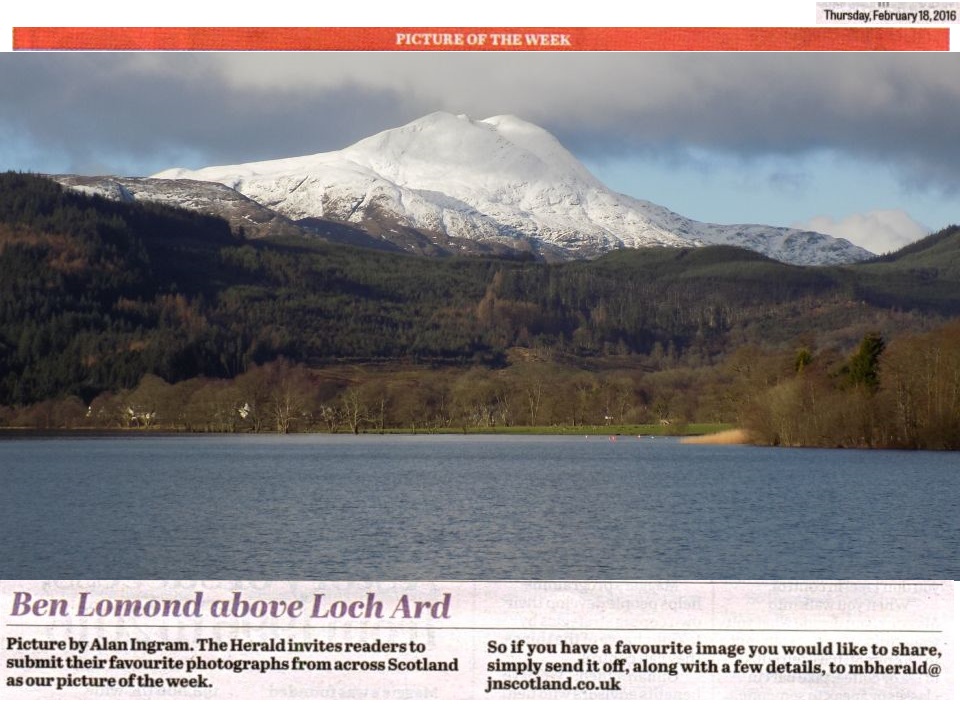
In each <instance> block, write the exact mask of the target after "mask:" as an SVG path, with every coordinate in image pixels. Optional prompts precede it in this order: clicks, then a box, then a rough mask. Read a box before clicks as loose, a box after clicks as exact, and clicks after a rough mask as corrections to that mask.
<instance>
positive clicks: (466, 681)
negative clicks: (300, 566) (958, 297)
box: [0, 0, 960, 714]
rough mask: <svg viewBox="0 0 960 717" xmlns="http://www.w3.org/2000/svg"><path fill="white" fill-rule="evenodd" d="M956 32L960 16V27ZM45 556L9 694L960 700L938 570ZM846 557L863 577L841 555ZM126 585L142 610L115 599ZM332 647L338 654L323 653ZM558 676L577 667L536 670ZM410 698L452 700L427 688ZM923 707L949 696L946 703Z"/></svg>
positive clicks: (801, 12) (650, 14)
mask: <svg viewBox="0 0 960 717" xmlns="http://www.w3.org/2000/svg"><path fill="white" fill-rule="evenodd" d="M833 5H839V4H838V3H834V4H831V6H833ZM925 5H926V4H925ZM933 5H935V4H933ZM238 12H239V13H240V14H238ZM816 18H817V7H816V3H814V2H805V1H797V0H791V1H790V2H781V3H776V4H765V5H762V6H758V5H756V4H752V3H744V2H738V3H729V2H728V3H706V2H689V1H687V2H671V3H656V4H655V3H643V4H637V3H634V4H632V5H631V6H630V7H629V9H628V10H627V11H624V10H623V6H622V3H619V2H612V1H609V0H600V1H595V2H591V3H589V7H588V8H584V7H580V8H572V7H568V8H551V10H550V14H549V17H547V16H544V14H543V12H541V11H540V9H539V8H536V7H534V6H532V4H531V5H524V4H517V3H515V2H505V1H502V0H496V1H494V2H486V3H484V4H483V7H482V8H477V7H470V8H464V7H448V6H444V7H440V6H434V5H433V4H432V3H430V4H427V3H417V4H411V3H403V4H398V3H383V2H374V3H365V4H364V6H363V8H362V13H361V12H360V8H351V7H343V6H340V7H335V8H331V7H330V6H329V5H327V4H318V5H316V6H313V7H307V6H304V5H303V4H300V3H293V2H287V1H281V2H274V3H270V4H269V5H266V6H262V7H260V8H250V7H249V6H246V7H244V8H243V9H242V10H240V9H239V8H237V7H233V8H232V9H231V16H230V17H229V20H228V22H225V18H224V15H223V14H222V9H221V7H220V6H218V4H214V3H210V4H197V3H188V2H185V1H182V0H175V1H174V2H168V3H165V5H164V8H163V15H162V16H159V15H158V14H157V11H151V10H149V9H144V8H132V7H131V6H130V5H129V4H128V3H120V2H98V3H95V4H93V5H91V4H82V5H78V4H70V5H68V4H62V5H60V4H59V3H54V4H50V3H47V4H43V6H42V7H41V6H40V4H32V5H27V4H20V5H18V6H8V7H6V8H5V10H4V13H3V15H2V16H0V49H2V50H10V49H11V47H12V43H11V38H12V28H13V27H43V26H131V27H138V26H161V25H163V26H222V25H225V24H229V25H232V26H244V25H250V26H286V27H293V26H303V27H323V26H339V27H347V26H366V25H376V26H381V27H393V26H395V27H401V26H408V27H409V26H416V27H431V26H443V27H476V26H483V25H489V26H500V27H504V26H517V27H523V26H530V27H534V26H535V27H560V28H562V27H579V26H605V27H616V26H624V27H644V26H691V27H738V26H743V27H758V26H759V27H803V26H814V25H815V24H816V22H817V19H816ZM958 45H960V42H958V35H957V29H956V26H954V27H953V28H952V29H951V48H952V49H953V50H956V49H957V47H958ZM0 549H3V548H2V546H0ZM3 577H4V576H0V579H2V578H3ZM49 577H50V581H49V582H29V583H13V582H10V581H4V582H3V583H2V593H0V625H2V639H3V665H4V667H3V671H2V675H3V688H2V693H0V695H2V698H3V699H4V700H13V699H22V698H39V699H48V698H55V699H57V700H76V699H78V698H84V699H103V698H104V697H108V698H109V699H111V700H114V699H115V701H113V702H110V703H100V702H98V703H95V704H94V703H91V702H85V703H83V704H82V705H79V706H77V705H70V706H69V707H65V705H60V704H54V707H56V708H57V709H58V710H59V709H63V711H64V712H66V710H67V709H69V710H70V711H71V713H73V712H77V711H78V709H79V711H81V712H82V713H91V714H92V713H93V711H94V710H96V713H97V714H104V713H107V714H109V713H111V712H113V711H114V710H116V711H117V712H118V713H119V711H120V710H124V711H125V712H126V710H127V709H128V708H129V706H130V705H129V703H127V702H126V699H124V698H128V699H129V698H133V699H138V700H143V699H145V698H155V697H174V698H179V699H182V700H192V701H191V702H189V703H180V702H178V703H177V705H176V707H177V709H178V710H179V709H181V707H183V708H185V709H186V710H187V711H189V712H191V713H192V712H194V711H196V712H199V711H200V710H201V709H204V705H203V702H202V701H203V700H205V699H208V698H211V697H212V698H242V699H264V700H277V699H285V698H293V699H302V698H311V699H335V698H337V699H340V698H346V699H350V698H354V699H369V698H375V699H385V700H386V699H430V700H436V699H458V698H468V699H498V700H504V699H506V700H512V701H513V702H512V704H509V705H499V704H498V709H501V708H506V709H508V710H513V709H525V706H526V704H527V701H528V700H530V699H545V698H564V699H590V700H601V699H603V700H604V702H603V708H604V709H608V710H610V711H616V710H617V709H632V708H630V707H628V706H625V703H624V702H622V700H623V699H624V698H626V699H644V700H661V699H664V700H672V699H700V700H702V699H731V698H734V699H736V698H762V699H766V700H769V699H779V700H795V699H811V698H812V699H836V698H840V699H927V698H934V699H940V700H948V701H949V700H953V698H954V697H955V690H956V679H955V676H954V664H955V655H954V650H955V646H956V626H955V614H956V601H957V596H956V593H955V590H954V584H953V583H951V582H943V581H939V582H934V581H931V582H915V583H904V582H890V583H884V582H870V583H863V582H842V581H838V582H832V583H821V582H810V583H764V582H756V583H749V582H748V583H698V582H692V581H691V582H678V583H664V582H655V583H642V582H640V583H638V582H610V583H572V582H571V583H553V582H544V583H525V582H517V583H499V582H496V583H487V582H475V583H386V582H384V583H374V584H370V583H302V582H300V583H298V582H291V583H241V582H237V583H226V582H209V583H197V584H193V583H159V582H139V583H119V582H116V583H114V582H96V581H95V579H96V578H97V576H95V575H91V576H90V578H91V580H93V581H92V582H64V581H57V580H56V577H57V576H54V575H51V576H49ZM688 577H691V578H695V577H696V576H688ZM755 577H758V578H762V577H763V576H755ZM844 577H856V576H837V578H844ZM126 600H132V601H134V602H133V603H126V602H124V601H126ZM130 605H137V606H138V609H140V610H141V612H142V614H141V616H140V617H124V616H122V615H118V614H117V613H119V612H122V611H124V610H127V609H130ZM148 613H149V614H148ZM338 662H339V663H341V669H339V670H333V669H332V667H331V668H328V667H327V665H331V666H332V665H335V664H337V663H338ZM31 665H32V666H31ZM37 665H40V666H37ZM278 665H279V666H278ZM18 679H20V680H22V681H23V682H22V683H21V684H20V685H18V684H17V682H16V681H17V680H18ZM546 679H550V680H555V681H556V682H557V683H558V684H560V685H573V687H574V688H573V689H572V690H557V691H546V690H531V689H529V687H530V686H531V685H533V684H539V683H537V681H538V680H540V681H543V680H546ZM30 680H33V682H30ZM104 680H111V681H112V682H110V685H111V686H110V688H109V689H108V690H106V691H105V690H103V689H102V688H101V687H92V686H90V685H94V684H100V685H103V684H105V683H104V682H103V681H104ZM578 688H579V689H578ZM608 698H612V699H608ZM618 700H620V701H619V702H618ZM518 705H519V706H518ZM170 706H171V705H170V704H169V703H167V704H166V705H164V704H163V703H160V704H159V705H158V704H143V703H141V704H138V705H137V707H136V709H138V710H141V709H142V710H145V711H147V712H149V711H150V710H152V709H164V710H167V709H168V708H169V707H170ZM700 706H701V703H688V704H687V705H684V706H681V709H698V708H699V707H700ZM394 707H395V706H391V709H394ZM771 707H772V705H770V703H769V702H767V703H763V704H762V705H760V706H757V705H743V706H738V707H737V709H738V711H742V712H746V713H752V711H753V710H754V709H756V710H757V712H759V711H760V710H761V709H762V710H763V711H764V712H766V711H767V710H769V709H770V708H771ZM652 708H654V709H657V710H665V709H671V710H673V709H675V708H676V707H675V706H665V705H660V704H657V705H655V706H652ZM268 709H269V707H268ZM283 709H289V710H291V711H292V712H293V713H295V714H298V713H301V712H302V713H306V711H307V710H311V711H312V710H313V709H315V708H311V707H309V706H305V705H304V704H303V703H299V704H293V705H285V706H284V707H283ZM405 709H410V707H409V705H408V706H407V707H406V708H405ZM414 709H416V710H417V713H418V714H422V713H423V712H424V711H426V712H428V713H429V712H431V711H432V710H437V711H438V712H439V710H440V709H445V708H444V707H442V706H441V703H436V702H432V703H426V704H418V706H416V707H415V708H414ZM456 709H462V707H461V706H457V707H456ZM467 709H478V708H477V707H476V706H475V705H474V706H472V707H467ZM479 709H482V707H480V708H479ZM644 709H646V707H644ZM723 709H729V707H726V706H725V707H723ZM816 709H817V710H822V709H826V710H827V711H828V712H830V711H832V710H834V709H835V710H837V711H838V712H839V710H840V709H845V707H844V706H843V705H842V704H841V703H831V704H827V705H817V706H816ZM924 709H925V710H927V709H932V710H933V712H934V713H946V710H947V709H949V703H947V704H946V705H945V704H944V703H940V704H934V705H933V706H932V707H931V706H930V705H929V704H927V705H925V706H924Z"/></svg>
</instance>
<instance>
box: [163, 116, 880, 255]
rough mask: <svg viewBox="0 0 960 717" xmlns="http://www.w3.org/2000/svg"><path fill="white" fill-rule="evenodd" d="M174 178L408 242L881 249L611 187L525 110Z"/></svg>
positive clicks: (438, 120)
mask: <svg viewBox="0 0 960 717" xmlns="http://www.w3.org/2000/svg"><path fill="white" fill-rule="evenodd" d="M154 178H155V179H164V180H183V179H189V180H200V181H205V182H216V183H219V184H222V185H225V186H226V187H228V188H230V189H232V190H235V191H236V192H239V193H240V194H241V195H244V196H246V197H248V198H250V199H252V200H254V201H255V202H257V203H259V204H260V205H263V206H264V207H267V208H269V209H271V210H273V211H275V212H277V213H279V214H280V215H282V216H284V217H286V218H287V219H289V220H292V221H295V222H298V223H301V224H307V225H308V224H309V222H311V221H317V220H333V221H339V222H349V223H352V224H358V225H361V226H362V227H363V228H364V229H365V230H366V231H368V232H370V233H373V234H374V235H375V236H379V237H380V239H381V240H382V241H386V242H390V243H392V244H394V245H397V246H399V247H401V248H404V249H415V248H416V247H415V246H413V243H412V242H413V240H412V239H411V231H412V232H414V233H416V234H417V235H418V236H419V237H421V238H422V239H423V240H424V241H428V242H433V243H436V244H440V245H442V246H444V247H446V248H447V250H456V249H457V247H458V245H459V244H461V243H462V242H465V243H466V244H464V246H465V248H466V247H468V246H470V247H478V246H479V247H486V248H490V247H495V246H496V245H507V246H509V247H511V248H513V249H519V250H524V251H532V252H534V253H536V254H538V255H541V256H545V257H547V258H554V259H562V258H591V257H596V256H599V255H601V254H603V253H605V252H608V251H610V250H613V249H617V248H621V247H644V246H674V247H683V246H703V245H709V244H730V245H736V246H741V247H745V248H748V249H753V250H755V251H759V252H761V253H763V254H766V255H768V256H770V257H773V258H775V259H779V260H781V261H786V262H790V263H794V264H836V263H847V262H854V261H859V260H862V259H866V258H868V257H869V256H871V254H870V253H869V252H867V251H866V250H864V249H861V248H860V247H857V246H854V245H853V244H851V243H850V242H848V241H846V240H843V239H836V238H833V237H829V236H826V235H823V234H817V233H815V232H808V231H801V230H796V229H789V228H783V227H768V226H761V225H754V224H742V225H718V224H706V223H703V222H697V221H693V220H691V219H686V218H685V217H682V216H680V215H678V214H675V213H674V212H671V211H670V210H668V209H666V208H664V207H661V206H659V205H656V204H652V203H650V202H646V201H642V200H639V199H634V198H632V197H628V196H626V195H623V194H618V193H616V192H613V191H611V190H610V189H608V188H607V187H606V186H604V185H603V183H601V182H600V181H599V180H598V179H597V178H596V177H594V176H593V175H592V174H591V173H590V172H589V171H588V170H587V169H586V167H584V166H583V165H582V164H581V163H580V162H579V161H578V160H577V159H576V158H575V157H574V156H573V155H572V154H570V152H568V151H567V150H566V149H565V148H564V147H563V145H561V144H560V142H559V141H558V140H557V139H556V138H555V137H554V136H553V135H551V134H550V133H549V132H547V131H546V130H544V129H542V128H541V127H538V126H537V125H534V124H531V123H529V122H525V121H524V120H521V119H519V118H517V117H513V116H510V115H502V116H497V117H491V118H489V119H485V120H480V121H478V120H472V119H470V118H469V117H467V116H466V115H453V114H449V113H446V112H435V113H433V114H430V115H427V116H426V117H422V118H420V119H418V120H416V121H414V122H411V123H410V124H407V125H404V126H403V127H399V128H396V129H391V130H387V131H385V132H381V133H379V134H376V135H374V136H372V137H368V138H366V139H363V140H361V141H359V142H357V143H356V144H353V145H351V146H349V147H347V148H346V149H343V150H340V151H336V152H326V153H323V154H315V155H309V156H305V157H295V158H290V159H278V160H271V161H265V162H253V163H249V164H238V165H232V166H223V167H208V168H206V169H199V170H193V171H192V170H187V169H170V170H167V171H164V172H161V173H159V174H157V175H154Z"/></svg>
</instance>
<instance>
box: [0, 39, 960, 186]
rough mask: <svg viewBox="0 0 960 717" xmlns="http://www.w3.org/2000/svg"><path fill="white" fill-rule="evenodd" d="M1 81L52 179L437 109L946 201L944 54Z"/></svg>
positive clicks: (49, 73)
mask: <svg viewBox="0 0 960 717" xmlns="http://www.w3.org/2000/svg"><path fill="white" fill-rule="evenodd" d="M0 79H2V81H0V137H2V138H3V141H4V143H5V144H9V145H10V146H9V148H8V149H9V150H10V151H9V152H8V154H10V155H11V156H17V157H19V156H20V155H22V154H23V153H25V152H27V151H28V150H27V149H25V148H26V147H27V145H29V146H30V147H33V148H34V150H35V151H38V152H39V151H42V152H45V155H44V156H45V157H46V159H45V161H47V162H53V161H60V162H64V161H65V162H66V163H68V164H69V166H68V167H63V168H61V169H60V170H59V171H86V169H85V168H89V167H93V166H99V165H102V166H103V167H104V168H105V169H109V168H110V167H111V166H113V169H112V170H111V171H121V169H122V170H123V171H128V172H129V171H133V170H134V169H136V168H139V171H141V172H145V171H156V170H159V169H161V168H164V167H166V166H170V165H176V164H188V165H193V166H199V165H202V164H212V163H228V162H241V161H250V160H254V159H265V158H273V157H281V156H291V155H297V154H307V153H312V152H319V151H326V150H330V149H336V148H339V147H342V146H345V145H346V144H348V143H350V142H352V141H355V140H357V139H359V138H361V137H363V136H366V135H369V134H372V133H374V132H376V131H379V130H382V129H386V128H389V127H392V126H397V125H399V124H402V123H404V122H407V121H409V120H411V119H414V118H415V117H417V116H419V115H421V114H426V113H427V112H430V111H434V110H437V109H446V110H450V111H456V112H466V113H468V114H470V115H472V116H476V117H485V116H490V115H494V114H502V113H512V114H517V115H519V116H522V117H525V118H527V119H529V120H531V121H534V122H537V123H539V124H541V125H543V126H545V127H547V128H548V129H550V130H551V131H553V132H554V133H555V134H557V136H558V137H559V138H560V139H561V141H563V142H564V143H565V144H567V146H569V147H570V148H571V150H573V151H574V152H575V153H577V154H579V155H581V156H593V157H596V158H598V160H601V159H602V158H603V157H604V156H622V155H623V153H625V152H635V153H640V154H644V153H645V154H649V155H656V156H658V157H660V158H664V157H668V158H669V157H671V156H672V157H675V158H677V160H678V161H680V160H683V159H684V158H687V160H689V158H690V151H691V148H692V149H697V150H708V151H711V152H720V153H727V154H729V155H731V156H734V157H739V158H743V159H747V160H749V159H751V158H755V157H759V156H764V155H771V154H772V155H787V156H789V155H791V154H799V153H805V152H810V151H815V150H829V151H836V152H839V153H844V154H848V155H850V156H854V157H858V158H861V159H870V160H873V161H879V162H882V163H885V164H888V165H890V166H891V167H893V168H894V169H895V170H896V171H898V172H899V173H900V176H901V178H902V179H903V181H905V182H912V183H915V184H917V185H923V186H937V187H940V188H942V189H944V190H947V191H951V192H953V191H956V190H958V189H960V173H958V172H957V171H956V169H955V168H956V167H957V166H958V161H960V143H958V142H957V141H956V126H957V118H958V117H960V55H958V54H949V53H943V54H923V55H920V54H680V55H675V54H656V53H654V54H644V53H597V54H578V53H558V54H540V53H532V54H513V53H510V54H491V53H462V54H449V53H440V54H420V53H411V54H392V53H331V54H262V53H246V54H204V55H200V54H188V53H184V54H99V53H98V54H89V55H75V54H9V53H8V54H6V55H4V56H2V57H0ZM14 144H17V145H19V147H20V154H17V152H15V151H13V150H14V149H16V147H14ZM116 165H123V166H122V167H117V166H116ZM45 169H47V170H48V171H52V170H51V169H50V168H45Z"/></svg>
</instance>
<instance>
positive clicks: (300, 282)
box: [0, 173, 960, 405]
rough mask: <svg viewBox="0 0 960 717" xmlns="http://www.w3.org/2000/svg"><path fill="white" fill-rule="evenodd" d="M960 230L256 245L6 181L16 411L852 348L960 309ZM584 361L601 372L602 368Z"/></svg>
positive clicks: (5, 302) (220, 224)
mask: <svg viewBox="0 0 960 717" xmlns="http://www.w3.org/2000/svg"><path fill="white" fill-rule="evenodd" d="M958 245H960V239H958V231H957V229H955V228H954V229H952V230H949V231H946V232H942V233H941V234H940V235H937V236H934V237H930V238H928V239H926V240H923V241H921V242H920V243H918V245H915V246H917V247H920V248H908V249H905V250H902V251H901V252H898V254H897V255H893V256H888V257H882V258H880V259H878V260H876V261H873V262H870V263H867V264H860V265H853V266H845V267H800V266H793V265H788V264H783V263H780V262H777V261H774V260H772V259H769V258H767V257H764V256H762V255H760V254H757V253H754V252H751V251H748V250H745V249H741V248H736V247H727V246H710V247H703V248H664V247H661V248H650V249H633V250H626V249H624V250H618V251H614V252H611V253H609V254H607V255H605V256H603V257H601V258H599V259H597V260H594V261H573V262H568V263H562V264H545V263H542V262H539V261H533V260H530V257H528V258H527V260H523V259H522V258H514V259H498V258H492V257H474V258H469V257H456V256H451V257H446V258H423V257H416V256H409V255H405V254H398V253H396V252H392V251H391V252H387V251H378V250H373V249H361V248H356V247H350V246H344V245H339V244H336V243H331V242H322V241H318V240H316V239H312V238H305V237H304V236H303V235H302V234H294V235H293V236H283V235H276V236H265V237H261V238H250V237H249V236H246V237H245V236H243V235H242V234H241V233H239V232H237V231H235V230H233V229H231V226H230V225H229V224H228V222H227V221H225V220H223V219H218V218H214V217H210V216H208V215H203V214H198V213H196V212H191V211H186V210H182V209H175V208H172V207H170V206H167V205H162V204H156V203H141V202H115V201H110V200H107V199H104V198H102V197H98V196H87V195H85V194H82V193H78V192H74V191H68V190H66V189H64V188H63V187H61V186H60V185H59V184H57V183H55V182H53V181H51V180H48V179H44V178H41V177H37V176H32V175H26V174H15V173H7V174H3V175H0V404H6V405H22V404H27V403H31V402H35V401H39V400H42V399H46V398H51V397H56V396H62V395H66V394H74V395H77V396H80V397H81V398H82V399H83V400H84V401H89V400H90V399H91V398H92V397H93V396H95V395H97V394H98V393H100V392H103V391H107V390H116V389H118V388H128V387H131V386H133V385H135V384H136V383H137V382H138V381H139V380H140V379H141V378H142V377H143V376H144V375H145V374H147V373H152V374H156V375H157V376H160V377H161V378H163V379H165V380H166V381H169V382H176V381H183V380H185V379H188V378H192V377H195V376H210V377H232V376H236V375H238V374H240V373H243V372H244V371H246V370H247V369H249V368H250V367H251V366H253V365H255V364H262V363H264V362H268V361H272V360H275V359H277V358H278V357H281V356H283V357H286V358H287V359H289V360H291V361H293V362H297V363H302V364H306V365H309V366H324V365H332V364H343V363H365V362H377V363H381V364H390V363H391V362H397V363H416V364H421V365H424V364H425V365H436V366H446V365H458V366H502V365H504V364H505V363H506V362H508V361H509V360H510V357H511V356H513V355H515V353H516V351H535V352H540V353H542V354H544V355H549V356H551V357H552V359H551V360H556V361H571V362H579V363H581V364H584V362H587V363H589V362H605V361H606V362H615V363H616V364H617V365H618V366H621V367H631V366H633V367H636V368H637V369H638V370H646V369H647V367H649V366H650V365H651V362H650V357H651V356H655V355H656V356H659V355H670V356H673V357H679V358H682V360H684V361H686V362H687V365H691V366H697V365H709V364H710V363H712V362H715V361H718V360H720V359H722V358H723V357H725V356H728V355H730V354H731V353H732V352H734V351H736V350H737V349H738V348H739V347H741V346H744V345H747V344H753V345H758V346H766V347H777V346H791V345H794V344H795V343H796V342H797V340H798V337H801V336H804V335H812V334H815V336H816V340H817V342H818V345H820V346H835V347H837V348H838V349H842V350H846V349H849V348H850V347H853V346H855V345H856V343H857V342H858V341H859V339H860V337H861V336H863V335H864V334H865V333H866V332H867V331H874V330H880V331H884V332H886V333H888V334H895V333H897V332H904V331H908V330H911V329H912V328H913V327H916V326H919V325H932V324H936V323H937V322H940V321H942V320H943V319H944V318H946V317H949V316H953V315H957V314H960V276H958V274H957V272H956V271H955V270H954V269H953V267H955V266H956V262H957V259H958V258H960V246H958ZM584 365H585V364H584Z"/></svg>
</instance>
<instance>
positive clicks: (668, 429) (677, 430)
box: [365, 423, 733, 436]
mask: <svg viewBox="0 0 960 717" xmlns="http://www.w3.org/2000/svg"><path fill="white" fill-rule="evenodd" d="M731 428H733V426H731V425H730V424H728V423H687V424H677V425H669V426H662V425H660V424H658V423H657V424H655V423H647V424H638V425H623V426H612V425H611V426H498V427H496V428H471V427H467V428H453V427H451V428H442V429H439V428H431V429H417V430H413V429H409V428H394V429H385V430H384V431H383V433H459V434H467V435H502V436H704V435H708V434H711V433H719V432H720V431H726V430H729V429H731ZM365 432H366V433H379V431H365Z"/></svg>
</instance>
